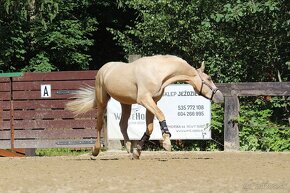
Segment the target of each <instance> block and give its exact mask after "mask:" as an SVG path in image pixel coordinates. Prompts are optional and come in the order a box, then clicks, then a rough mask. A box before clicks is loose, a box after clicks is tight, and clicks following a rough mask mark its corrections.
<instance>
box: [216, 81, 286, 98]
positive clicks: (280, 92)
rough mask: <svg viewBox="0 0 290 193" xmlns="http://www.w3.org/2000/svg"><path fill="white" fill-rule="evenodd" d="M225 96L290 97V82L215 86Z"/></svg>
mask: <svg viewBox="0 0 290 193" xmlns="http://www.w3.org/2000/svg"><path fill="white" fill-rule="evenodd" d="M217 87H218V88H219V89H220V90H221V91H222V93H223V94H224V95H225V96H232V95H237V96H290V82H247V83H230V84H217Z"/></svg>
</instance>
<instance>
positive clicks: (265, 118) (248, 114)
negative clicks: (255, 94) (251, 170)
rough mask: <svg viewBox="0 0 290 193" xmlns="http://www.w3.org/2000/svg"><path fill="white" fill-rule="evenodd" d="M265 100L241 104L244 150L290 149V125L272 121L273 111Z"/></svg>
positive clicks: (242, 143) (242, 144)
mask: <svg viewBox="0 0 290 193" xmlns="http://www.w3.org/2000/svg"><path fill="white" fill-rule="evenodd" d="M263 103H264V102H261V100H257V101H256V103H255V104H252V105H248V106H241V112H240V119H239V128H240V140H241V148H242V150H247V151H248V150H250V151H255V150H262V151H289V150H290V144H289V139H290V127H289V126H288V127H286V126H285V125H281V124H278V123H274V122H271V116H272V113H273V111H272V110H271V109H269V108H265V106H264V104H263Z"/></svg>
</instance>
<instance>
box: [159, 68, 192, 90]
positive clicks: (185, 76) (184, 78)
mask: <svg viewBox="0 0 290 193" xmlns="http://www.w3.org/2000/svg"><path fill="white" fill-rule="evenodd" d="M196 75H197V71H196V69H195V68H193V67H191V66H190V68H185V69H184V70H181V71H178V73H174V74H172V75H171V76H170V77H169V78H168V79H167V80H166V81H165V82H164V83H163V85H162V88H165V87H166V86H168V85H169V84H172V83H175V82H186V83H189V84H192V82H193V78H194V77H195V76H196Z"/></svg>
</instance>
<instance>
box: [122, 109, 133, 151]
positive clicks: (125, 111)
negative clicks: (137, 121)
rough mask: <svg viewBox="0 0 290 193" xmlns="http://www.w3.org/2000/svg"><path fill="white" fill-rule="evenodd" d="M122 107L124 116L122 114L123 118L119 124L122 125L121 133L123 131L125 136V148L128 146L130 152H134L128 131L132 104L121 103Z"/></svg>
mask: <svg viewBox="0 0 290 193" xmlns="http://www.w3.org/2000/svg"><path fill="white" fill-rule="evenodd" d="M121 107H122V116H121V120H120V122H119V125H120V129H121V133H122V135H123V138H124V145H125V148H126V150H127V152H128V153H132V152H133V148H132V143H131V141H130V139H129V136H128V132H127V129H128V120H129V117H130V115H131V105H126V104H121Z"/></svg>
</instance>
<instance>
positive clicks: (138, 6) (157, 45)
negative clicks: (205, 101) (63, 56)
mask: <svg viewBox="0 0 290 193" xmlns="http://www.w3.org/2000/svg"><path fill="white" fill-rule="evenodd" d="M122 2H123V4H125V5H127V6H128V7H129V8H132V9H135V10H136V12H138V13H139V17H138V20H137V21H136V25H135V27H128V28H127V30H126V31H123V32H121V31H119V30H118V29H116V30H113V29H112V30H111V31H112V33H113V34H114V35H115V37H116V39H117V40H118V41H119V43H120V45H121V46H123V48H124V50H125V52H126V53H138V54H142V55H152V54H174V55H179V56H181V57H182V58H184V59H186V60H188V61H189V62H192V63H193V64H194V65H196V64H198V63H200V61H202V60H205V61H206V63H207V66H208V67H209V68H208V69H209V73H210V74H213V75H214V78H215V79H216V80H217V81H219V82H232V81H233V82H240V81H273V80H274V81H275V80H276V79H277V78H276V74H277V70H279V71H280V72H283V75H282V77H284V79H285V80H287V79H289V76H290V73H289V71H288V66H289V55H290V50H289V19H288V17H287V15H288V14H289V4H288V3H287V1H283V0H275V1H263V2H254V1H247V0H245V1H230V2H229V1H220V0H219V1H217V0H215V1H210V2H209V1H198V0H191V1H174V0H158V1H150V0H133V1H132V0H130V1H129V0H123V1H122ZM287 32H288V33H287ZM287 62H288V63H287ZM257 71H258V72H259V73H256V72H257Z"/></svg>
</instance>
